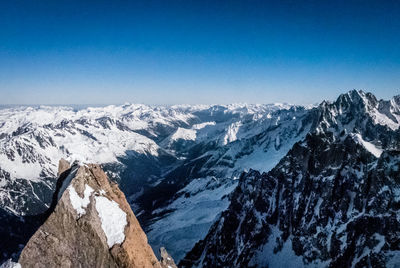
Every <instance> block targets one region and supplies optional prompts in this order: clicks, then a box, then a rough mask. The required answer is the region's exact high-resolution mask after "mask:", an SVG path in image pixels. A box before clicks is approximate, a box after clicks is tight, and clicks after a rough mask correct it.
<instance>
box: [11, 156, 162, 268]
mask: <svg viewBox="0 0 400 268" xmlns="http://www.w3.org/2000/svg"><path fill="white" fill-rule="evenodd" d="M62 164H63V168H61V169H60V173H62V174H61V177H60V182H59V184H58V187H59V188H58V189H57V192H56V195H55V198H54V200H53V203H54V205H53V206H52V207H53V208H52V209H54V210H53V211H51V212H50V213H49V217H48V218H47V220H46V221H45V222H44V224H43V225H42V226H41V227H40V228H39V229H38V230H37V231H36V233H35V234H34V235H33V236H32V237H31V239H30V240H29V242H28V243H27V245H26V246H25V248H24V249H23V251H22V253H21V255H20V258H19V261H18V262H19V263H20V264H21V266H22V267H162V266H161V264H160V262H159V261H158V260H157V258H156V257H155V255H154V252H153V251H152V249H151V247H150V246H149V244H148V243H147V237H146V235H145V233H144V232H143V230H142V228H141V227H140V225H139V222H138V221H137V219H136V217H135V215H134V214H133V212H132V210H131V208H130V206H129V204H128V203H127V201H126V199H125V196H124V194H123V193H122V192H121V191H120V190H119V188H118V186H117V185H116V184H113V183H110V182H109V180H108V178H107V176H106V174H105V173H104V172H103V170H102V169H101V168H100V167H99V166H98V165H93V164H90V165H83V166H79V165H74V166H72V167H71V168H69V169H68V166H67V165H65V163H62ZM66 168H67V170H65V169H66ZM64 170H65V171H64Z"/></svg>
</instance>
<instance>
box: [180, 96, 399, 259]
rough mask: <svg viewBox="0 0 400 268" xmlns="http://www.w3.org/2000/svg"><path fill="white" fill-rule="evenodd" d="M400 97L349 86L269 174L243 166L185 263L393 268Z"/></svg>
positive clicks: (396, 233)
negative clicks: (217, 214)
mask: <svg viewBox="0 0 400 268" xmlns="http://www.w3.org/2000/svg"><path fill="white" fill-rule="evenodd" d="M399 100H400V98H399V97H395V98H393V99H392V100H390V101H382V100H381V101H378V100H377V99H376V98H375V97H374V96H373V95H372V94H370V93H364V92H362V91H350V92H349V93H347V94H343V95H341V96H339V98H338V99H337V100H336V101H335V102H333V103H328V102H323V103H322V104H321V105H320V106H318V107H316V108H314V109H312V110H310V114H314V117H315V118H317V121H316V124H315V125H314V127H313V129H312V131H310V133H309V134H308V135H306V137H305V138H304V139H302V140H300V141H298V142H297V143H295V144H294V146H293V147H292V148H291V149H290V151H289V152H288V153H287V155H285V156H284V157H283V158H282V159H281V160H280V161H279V163H278V164H277V165H276V166H275V167H274V168H273V169H272V170H271V171H269V172H266V173H260V172H258V171H254V170H251V171H249V172H247V173H243V174H242V176H241V177H240V180H239V184H238V187H237V188H236V189H235V191H234V192H233V193H232V194H231V196H230V200H231V204H230V206H229V208H228V209H227V210H225V211H224V212H223V213H222V215H221V216H220V218H219V219H218V220H217V221H216V222H215V223H214V224H213V226H212V227H211V229H210V231H209V232H208V234H207V236H206V237H205V238H204V239H203V240H201V241H200V242H198V243H197V244H196V246H195V247H194V248H193V249H192V250H191V251H190V253H189V254H187V256H186V257H185V259H184V260H182V261H181V263H180V265H181V266H183V267H192V266H200V267H248V266H254V267H282V266H284V267H291V266H292V267H301V266H307V267H308V266H310V267H327V266H330V267H395V265H398V264H399V260H400V243H399V240H398V237H399V232H400V218H399V217H398V215H399V209H400V206H399V204H400V203H399V202H400V199H399V189H400V177H399V172H398V171H399V168H400V131H399V126H400V120H399V115H400V113H399V106H400V101H399Z"/></svg>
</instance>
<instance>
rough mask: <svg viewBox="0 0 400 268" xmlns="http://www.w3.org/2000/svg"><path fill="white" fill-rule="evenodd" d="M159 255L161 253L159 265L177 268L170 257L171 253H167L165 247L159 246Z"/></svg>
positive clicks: (164, 267) (165, 267) (166, 267)
mask: <svg viewBox="0 0 400 268" xmlns="http://www.w3.org/2000/svg"><path fill="white" fill-rule="evenodd" d="M160 255H161V267H162V268H178V266H176V264H175V262H174V260H173V259H172V257H171V255H169V254H168V252H167V250H166V249H165V248H163V247H162V248H160Z"/></svg>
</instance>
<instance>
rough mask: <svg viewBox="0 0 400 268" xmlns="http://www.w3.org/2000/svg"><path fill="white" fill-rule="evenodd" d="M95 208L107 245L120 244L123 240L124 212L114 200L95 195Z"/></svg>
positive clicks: (125, 220) (125, 221)
mask: <svg viewBox="0 0 400 268" xmlns="http://www.w3.org/2000/svg"><path fill="white" fill-rule="evenodd" d="M95 201H96V210H97V213H98V214H99V217H100V220H101V227H102V229H103V231H104V234H105V235H106V238H107V244H108V247H110V248H111V247H112V246H113V245H115V244H121V243H122V242H124V240H125V232H124V230H125V226H126V224H127V219H126V217H127V216H126V213H125V212H124V211H123V210H122V209H121V208H120V207H119V205H118V203H117V202H115V201H114V200H109V199H108V198H106V197H104V196H96V197H95Z"/></svg>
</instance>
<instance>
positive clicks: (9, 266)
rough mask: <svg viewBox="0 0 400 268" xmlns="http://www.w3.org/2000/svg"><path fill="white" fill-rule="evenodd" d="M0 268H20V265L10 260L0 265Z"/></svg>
mask: <svg viewBox="0 0 400 268" xmlns="http://www.w3.org/2000/svg"><path fill="white" fill-rule="evenodd" d="M0 268H21V264H19V263H18V262H13V261H12V260H11V259H9V260H8V261H6V262H4V263H3V264H2V265H0Z"/></svg>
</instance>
